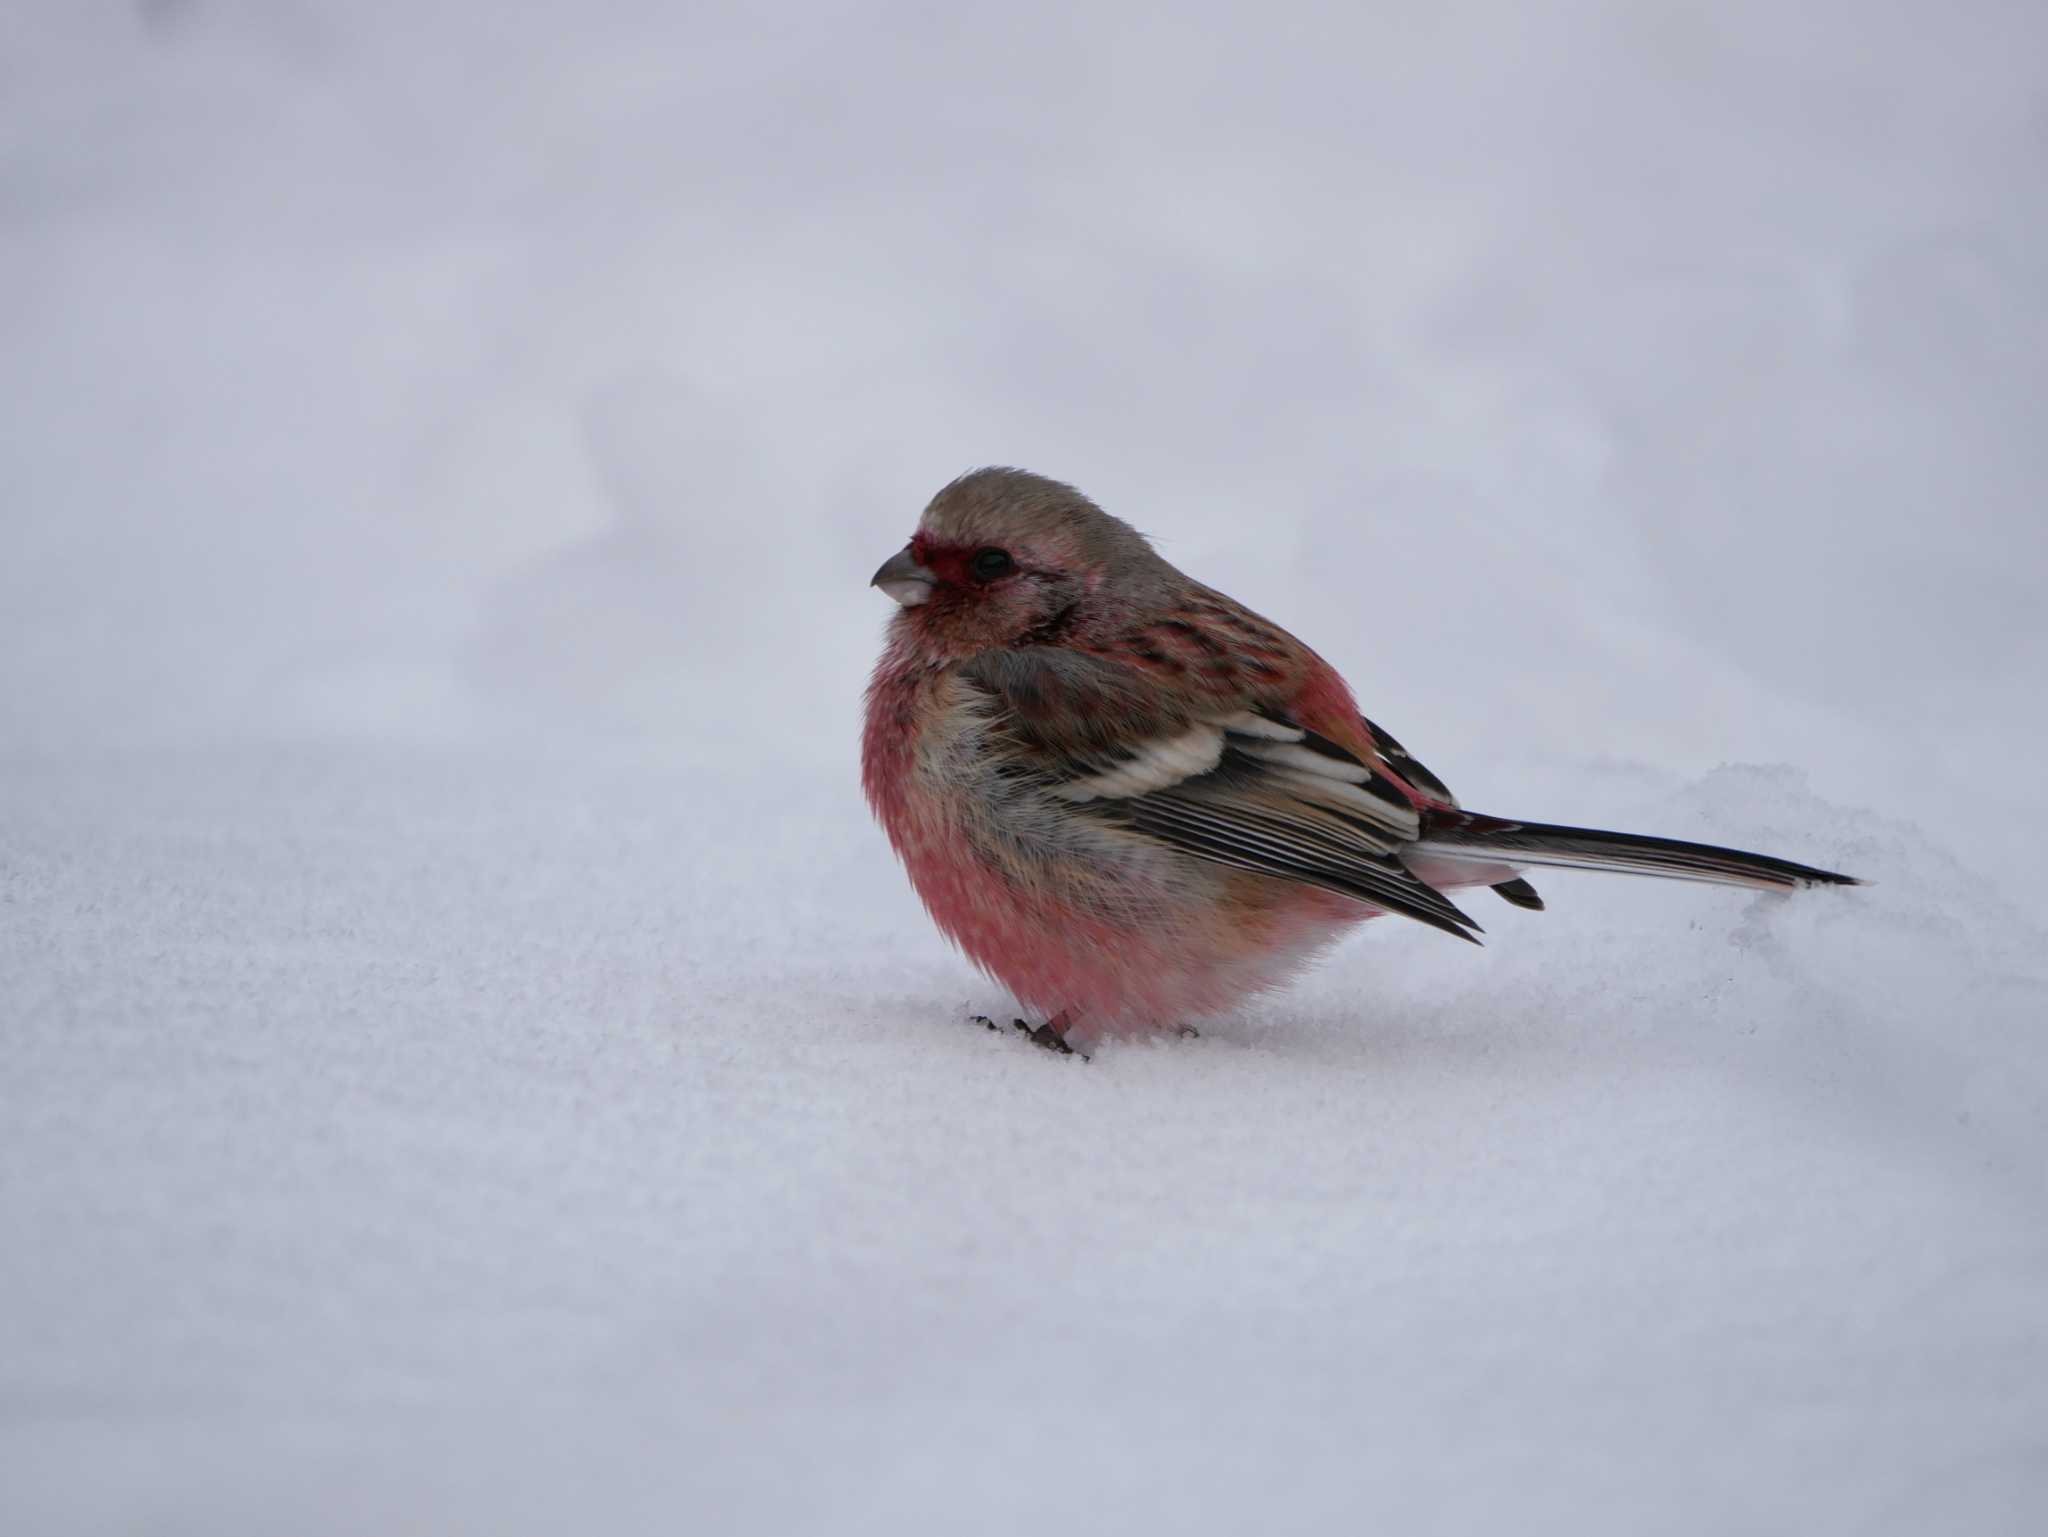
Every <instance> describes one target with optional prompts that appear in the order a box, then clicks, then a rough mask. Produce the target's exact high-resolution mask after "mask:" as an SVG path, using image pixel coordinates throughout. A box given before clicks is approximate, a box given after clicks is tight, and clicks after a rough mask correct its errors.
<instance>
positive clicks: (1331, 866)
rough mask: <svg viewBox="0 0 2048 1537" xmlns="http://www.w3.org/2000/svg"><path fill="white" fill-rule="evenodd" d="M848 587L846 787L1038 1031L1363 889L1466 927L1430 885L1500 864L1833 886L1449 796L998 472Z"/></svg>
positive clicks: (1361, 904)
mask: <svg viewBox="0 0 2048 1537" xmlns="http://www.w3.org/2000/svg"><path fill="white" fill-rule="evenodd" d="M874 585H875V586H877V587H879V588H881V589H882V591H883V592H885V593H887V594H888V595H889V596H890V597H892V598H894V599H895V600H896V602H897V603H898V604H900V605H901V607H900V609H899V610H898V612H897V614H896V617H895V618H894V619H893V620H892V621H891V622H890V625H889V639H888V645H887V647H886V648H885V649H884V651H883V653H882V658H881V660H880V661H879V662H878V663H877V664H876V666H875V673H874V677H873V679H872V681H871V682H870V683H869V685H868V696H867V727H866V731H865V734H864V739H863V742H862V749H861V768H862V778H863V782H864V785H865V787H866V790H867V797H868V801H869V803H870V804H871V805H872V806H873V807H874V809H875V815H876V816H877V817H878V818H879V819H880V820H881V823H882V827H883V829H884V830H885V831H886V832H887V833H888V835H889V841H890V843H891V844H893V845H894V846H895V849H896V852H897V854H898V855H899V856H900V857H901V858H902V860H903V863H904V865H905V866H906V867H907V869H908V870H909V872H910V880H911V884H912V885H914V886H915V887H916V888H917V893H918V895H919V896H920V897H922V898H923V899H924V904H925V906H926V908H927V909H929V911H930V912H931V915H932V918H933V919H934V921H936V922H937V924H938V926H939V927H940V928H941V929H942V930H944V931H945V933H946V935H947V936H948V937H949V938H950V939H952V940H953V941H954V942H955V943H956V944H958V945H959V946H960V948H961V949H963V950H964V951H966V952H967V956H968V958H969V959H970V960H972V961H973V962H974V963H975V964H976V965H977V966H979V967H980V968H981V969H982V970H983V971H986V972H987V973H988V974H989V975H990V976H992V977H994V978H995V979H996V980H997V981H999V982H1001V983H1002V984H1003V985H1004V986H1005V987H1007V988H1008V989H1009V990H1010V991H1011V992H1012V993H1014V994H1015V995H1016V997H1017V998H1018V1000H1019V1001H1020V1002H1022V1003H1023V1004H1024V1005H1025V1006H1026V1007H1027V1008H1028V1009H1033V1010H1038V1011H1042V1012H1043V1013H1045V1014H1046V1015H1048V1016H1049V1018H1048V1020H1047V1022H1046V1023H1045V1024H1044V1025H1042V1026H1039V1027H1038V1028H1037V1029H1035V1030H1032V1031H1031V1034H1032V1037H1033V1038H1034V1039H1035V1040H1037V1041H1039V1042H1040V1044H1042V1045H1045V1046H1049V1047H1053V1048H1055V1049H1059V1050H1068V1049H1071V1048H1070V1047H1069V1045H1068V1041H1069V1038H1070V1037H1072V1038H1074V1039H1077V1040H1080V1041H1083V1042H1086V1041H1090V1040H1094V1039H1097V1038H1099V1037H1101V1036H1103V1035H1107V1034H1126V1033H1133V1032H1140V1031H1148V1030H1158V1029H1173V1028H1180V1027H1185V1026H1187V1025H1188V1024H1189V1022H1190V1021H1193V1020H1196V1019H1200V1018H1203V1017H1205V1016H1207V1015H1212V1014H1215V1013H1218V1012H1220V1011H1222V1010H1225V1009H1228V1008H1230V1007H1231V1006H1233V1005H1235V1004H1237V1003H1239V1002H1241V1001H1242V1000H1244V999H1246V998H1250V997H1253V996H1255V995H1257V994H1259V993H1262V992H1265V991H1267V990H1269V989H1272V988H1277V987H1280V986H1282V985H1283V984H1285V983H1286V982H1287V981H1288V980H1289V979H1290V978H1292V977H1293V976H1295V975H1296V974H1297V973H1298V972H1299V971H1300V970H1301V968H1302V967H1303V966H1305V965H1306V964H1307V963H1308V962H1309V961H1310V960H1311V959H1312V958H1313V957H1314V956H1315V955H1316V954H1317V953H1318V952H1319V951H1321V950H1323V949H1325V948H1327V947H1328V946H1329V945H1330V944H1332V943H1333V942H1334V941H1335V940H1336V939H1338V938H1339V937H1340V936H1341V935H1342V934H1344V933H1345V932H1346V931H1347V930H1348V929H1350V928H1351V927H1352V926H1353V925H1354V924H1357V923H1360V922H1362V921H1364V920H1365V919H1367V918H1371V917H1375V916H1377V915H1378V914H1380V913H1402V914H1405V915H1406V916H1408V917H1410V918H1416V919H1420V920H1421V921H1422V922H1424V923H1427V924H1430V925H1432V926H1433V927H1435V928H1439V929H1442V930H1443V931H1444V932H1445V933H1447V934H1455V935H1457V936H1458V937H1459V938H1461V939H1471V938H1472V937H1473V935H1474V933H1475V932H1476V931H1477V930H1478V928H1479V925H1478V924H1476V923H1475V922H1473V921H1472V919H1471V918H1469V917H1467V916H1466V915H1465V913H1463V912H1462V911H1460V910H1459V909H1458V908H1457V907H1455V906H1453V905H1452V903H1451V902H1450V900H1449V899H1448V898H1447V897H1446V896H1445V895H1444V893H1445V892H1446V891H1452V890H1456V889H1457V888H1459V887H1463V886H1490V887H1492V888H1493V890H1495V891H1496V892H1498V893H1499V894H1500V895H1501V896H1502V897H1504V898H1506V899H1507V900H1508V901H1509V902H1512V903H1513V904H1515V905H1516V906H1517V907H1527V908H1541V907H1542V906H1543V901H1542V899H1541V898H1540V897H1538V896H1537V895H1536V892H1535V889H1534V888H1533V887H1532V886H1530V885H1529V883H1528V882H1527V881H1525V880H1522V879H1521V878H1520V875H1519V871H1520V869H1521V868H1522V867H1523V866H1527V865H1562V866H1571V867H1575V868H1581V869H1596V870H1617V871H1626V872H1631V873H1634V874H1640V875H1661V876H1670V877H1675V878H1677V879H1680V880H1697V881H1715V882H1722V883H1726V884H1729V885H1737V886H1754V887H1759V888H1762V889H1764V890H1768V891H1783V890H1788V889H1790V888H1792V887H1796V886H1805V885H1814V884H1833V885H1854V884H1855V882H1854V881H1853V880H1852V879H1851V878H1850V877H1848V876H1845V875H1837V874H1834V873H1832V872H1831V871H1827V870H1816V869H1813V868H1811V867H1810V866H1807V865H1800V864H1793V863H1792V862H1791V861H1789V860H1784V859H1774V858H1771V857H1770V856H1768V855H1764V854H1745V853H1740V852H1738V851H1736V850H1734V849H1723V848H1713V847H1709V846H1707V845H1705V844H1698V843H1680V842H1676V841H1674V840H1672V839H1669V838H1647V837H1641V836H1638V835H1636V834H1633V833H1611V832H1595V831H1592V830H1589V829H1585V828H1577V827H1554V826H1549V825H1546V824H1543V823H1539V822H1514V821H1507V820H1504V819H1502V818H1500V817H1490V816H1483V815H1481V814H1479V813H1478V812H1472V811H1464V810H1461V809H1459V806H1458V803H1457V801H1456V799H1455V798H1454V797H1453V796H1452V795H1451V792H1450V791H1449V790H1448V789H1447V788H1446V787H1445V785H1444V782H1443V781H1442V780H1440V779H1438V778H1437V777H1436V775H1434V774H1432V773H1430V771H1429V770H1428V769H1426V768H1424V767H1423V766H1422V765H1421V764H1420V763H1418V762H1417V761H1416V760H1415V759H1414V758H1412V757H1410V756H1409V755H1408V753H1407V751H1406V750H1405V749H1404V748H1403V747H1402V746H1401V744H1400V743H1399V742H1396V741H1395V740H1394V739H1393V738H1392V737H1391V736H1389V735H1388V734H1387V733H1386V732H1384V731H1382V730H1381V729H1380V728H1379V727H1378V726H1376V725H1374V724H1373V723H1372V722H1371V721H1369V720H1366V719H1365V718H1364V717H1363V716H1361V715H1360V714H1359V712H1358V705H1357V703H1356V702H1355V701H1354V700H1353V699H1352V697H1351V690H1350V689H1349V688H1348V687H1346V686H1345V683H1344V680H1343V679H1342V678H1340V677H1339V676H1338V675H1337V673H1336V670H1335V669H1334V668H1332V667H1331V666H1330V665H1329V663H1327V662H1325V661H1324V660H1323V659H1322V658H1321V657H1319V656H1317V655H1316V654H1315V653H1314V652H1313V651H1311V650H1309V648H1308V647H1307V646H1305V645H1303V644H1302V643H1301V642H1300V641H1298V640H1296V639H1295V638H1294V637H1293V636H1292V635H1290V634H1288V633H1287V632H1286V631H1285V630H1283V629H1281V628H1280V627H1279V626H1278V625H1276V624H1273V623H1272V622H1270V621H1269V620H1266V619H1262V618H1260V617H1259V616H1258V615H1257V614H1254V613H1252V612H1251V611H1250V610H1249V609H1247V608H1245V607H1243V606H1242V605H1241V604H1238V603H1236V602H1233V601H1232V600H1231V599H1229V598H1227V597H1225V596H1224V595H1223V594H1222V593H1220V592H1217V591H1216V590H1215V589H1213V588H1210V587H1204V586H1203V585H1202V584H1201V583H1200V582H1197V581H1195V580H1194V579H1192V578H1191V577H1188V576H1185V575H1183V574H1182V573H1181V572H1180V571H1178V570H1176V569H1175V568H1174V567H1173V566H1171V565H1170V564H1168V563H1167V562H1166V561H1165V560H1164V559H1162V558H1161V557H1160V556H1159V555H1158V554H1157V553H1155V552H1154V551H1153V549H1152V547H1151V545H1150V544H1148V543H1147V542H1146V540H1145V537H1144V536H1143V535H1142V534H1140V533H1138V532H1137V530H1135V529H1133V528H1131V527H1130V526H1129V525H1128V524H1126V523H1123V522H1121V521H1119V520H1118V519H1116V518H1113V517H1111V516H1110V515H1109V514H1108V513H1106V512H1104V511H1103V510H1102V509H1101V508H1099V507H1097V506H1096V505H1095V504H1094V503H1093V502H1091V501H1089V500H1088V498H1087V497H1085V496H1083V495H1081V493H1080V492H1078V491H1076V490H1074V489H1073V488H1072V487H1071V486H1065V485H1061V484H1060V483H1059V482H1057V481H1052V480H1047V479H1044V478H1043V477H1041V476H1038V475H1032V474H1027V473H1026V472H1024V471H1022V470H1009V469H985V470H976V471H975V472H973V473H972V474H969V475H964V476H962V477H961V478H960V479H958V480H956V481H954V482H953V483H952V484H951V485H949V486H947V487H946V488H945V489H944V490H942V491H941V492H939V494H938V495H937V496H935V497H933V498H932V502H931V505H930V506H928V507H927V508H925V511H924V517H923V519H922V520H921V521H920V523H919V524H918V530H917V533H916V535H915V536H914V537H913V538H912V539H911V541H910V543H909V544H908V545H907V546H906V547H905V548H904V549H903V550H902V551H901V552H899V553H898V554H896V555H893V556H891V557H890V558H889V560H888V561H886V562H885V563H884V564H883V566H882V568H881V570H879V571H877V572H876V573H875V576H874ZM1018 1023H1019V1025H1020V1027H1021V1026H1023V1022H1022V1021H1021V1020H1020V1021H1019V1022H1018Z"/></svg>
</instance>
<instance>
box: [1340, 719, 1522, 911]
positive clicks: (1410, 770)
mask: <svg viewBox="0 0 2048 1537" xmlns="http://www.w3.org/2000/svg"><path fill="white" fill-rule="evenodd" d="M1358 718H1359V719H1360V720H1361V721H1364V722H1365V729H1366V731H1367V732H1368V733H1369V734H1370V735H1371V737H1372V745H1373V750H1374V751H1375V752H1377V753H1378V754H1379V755H1380V761H1381V762H1382V763H1384V764H1386V765H1387V767H1389V768H1391V769H1392V770H1393V771H1394V772H1395V773H1397V774H1399V775H1400V776H1401V777H1402V778H1403V779H1405V780H1407V781H1408V783H1409V784H1411V785H1413V786H1414V787H1415V788H1416V789H1418V790H1420V791H1421V792H1422V793H1423V794H1424V795H1427V796H1430V797H1432V798H1433V799H1436V800H1440V801H1442V802H1443V803H1444V804H1445V805H1447V806H1456V805H1457V804H1458V797H1457V796H1455V795H1453V794H1451V787H1450V786H1449V785H1447V784H1445V783H1444V782H1443V781H1442V780H1441V779H1439V778H1437V777H1436V775H1434V774H1432V773H1431V772H1430V771H1429V770H1428V768H1426V767H1425V766H1424V765H1423V762H1422V760H1421V759H1420V758H1418V757H1416V756H1415V755H1414V754H1413V753H1411V752H1410V751H1408V749H1407V748H1405V747H1403V746H1402V745H1401V744H1400V743H1399V742H1397V741H1395V740H1394V734H1393V732H1391V731H1389V730H1387V729H1386V728H1385V727H1384V726H1382V725H1380V724H1379V723H1378V722H1377V721H1370V720H1366V718H1365V717H1364V716H1363V715H1361V716H1359V717H1358ZM1493 890H1494V891H1495V893H1496V894H1497V895H1498V896H1499V897H1500V899H1501V900H1502V901H1504V902H1511V903H1513V904H1514V905H1515V906H1516V907H1522V908H1527V909H1528V910H1529V911H1531V912H1539V913H1540V912H1541V911H1543V898H1542V897H1541V896H1539V895H1537V892H1536V888H1535V887H1534V886H1532V885H1530V884H1529V883H1528V882H1527V881H1525V880H1523V879H1522V878H1521V877H1520V876H1516V877H1515V878H1514V879H1512V880H1505V881H1495V882H1493Z"/></svg>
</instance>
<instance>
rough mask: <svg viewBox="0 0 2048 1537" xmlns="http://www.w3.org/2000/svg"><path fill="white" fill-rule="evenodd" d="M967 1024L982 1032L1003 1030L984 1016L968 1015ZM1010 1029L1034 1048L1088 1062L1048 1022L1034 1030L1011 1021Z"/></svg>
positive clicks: (1084, 1055)
mask: <svg viewBox="0 0 2048 1537" xmlns="http://www.w3.org/2000/svg"><path fill="white" fill-rule="evenodd" d="M967 1022H968V1023H969V1024H971V1025H980V1026H981V1027H982V1029H984V1030H1000V1029H1002V1028H1003V1027H1002V1026H1001V1025H999V1024H997V1023H996V1022H995V1021H994V1020H992V1019H990V1018H989V1017H988V1016H987V1015H986V1014H970V1015H968V1016H967ZM1010 1028H1011V1029H1012V1030H1017V1031H1020V1032H1022V1033H1023V1034H1024V1035H1026V1036H1028V1037H1030V1039H1031V1043H1032V1045H1034V1046H1043V1047H1044V1048H1045V1049H1046V1050H1047V1051H1056V1052H1058V1053H1059V1054H1060V1055H1061V1056H1063V1057H1079V1058H1080V1059H1081V1060H1082V1061H1083V1062H1086V1061H1087V1060H1088V1053H1087V1052H1085V1051H1076V1050H1074V1048H1073V1047H1071V1046H1069V1045H1068V1044H1067V1038H1066V1037H1065V1036H1063V1035H1061V1034H1060V1032H1059V1031H1057V1030H1055V1029H1054V1028H1053V1027H1052V1024H1051V1023H1050V1021H1048V1022H1047V1023H1045V1024H1042V1025H1040V1026H1039V1027H1038V1028H1037V1029H1036V1030H1034V1029H1032V1028H1031V1026H1029V1025H1027V1024H1025V1023H1024V1021H1023V1020H1021V1019H1013V1020H1011V1021H1010Z"/></svg>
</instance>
